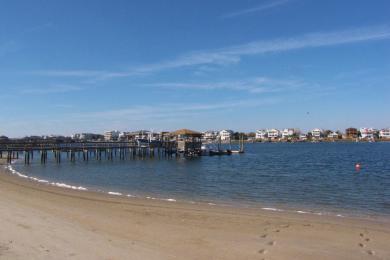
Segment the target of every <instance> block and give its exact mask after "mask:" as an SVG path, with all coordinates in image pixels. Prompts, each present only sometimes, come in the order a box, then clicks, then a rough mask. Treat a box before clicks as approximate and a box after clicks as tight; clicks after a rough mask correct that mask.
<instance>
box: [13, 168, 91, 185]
mask: <svg viewBox="0 0 390 260" xmlns="http://www.w3.org/2000/svg"><path fill="white" fill-rule="evenodd" d="M5 168H6V169H8V170H9V171H10V172H11V173H12V174H14V175H16V176H18V177H21V178H24V179H29V180H32V181H35V182H39V183H45V184H48V185H52V186H56V187H60V188H66V189H72V190H80V191H87V190H88V189H87V188H85V187H82V186H72V185H68V184H66V183H60V182H49V181H48V180H45V179H39V178H36V177H34V176H27V175H25V174H22V173H20V172H18V171H16V170H15V169H14V168H13V167H12V165H8V166H7V167H5Z"/></svg>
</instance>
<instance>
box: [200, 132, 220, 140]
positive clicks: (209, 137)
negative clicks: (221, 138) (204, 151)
mask: <svg viewBox="0 0 390 260" xmlns="http://www.w3.org/2000/svg"><path fill="white" fill-rule="evenodd" d="M217 137H218V132H217V131H213V130H209V131H206V132H203V133H202V139H203V140H204V141H205V142H213V141H215V140H216V139H217Z"/></svg>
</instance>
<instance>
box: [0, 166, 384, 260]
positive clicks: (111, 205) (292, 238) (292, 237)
mask: <svg viewBox="0 0 390 260" xmlns="http://www.w3.org/2000/svg"><path fill="white" fill-rule="evenodd" d="M0 171H1V172H0V212H1V214H0V223H1V225H0V259H390V248H389V243H390V224H389V223H390V222H387V221H374V220H362V219H353V218H338V217H330V216H315V215H309V214H297V213H294V214H293V213H286V212H271V211H266V210H260V209H238V208H232V207H220V206H212V205H203V204H189V203H180V202H168V201H166V202H165V201H153V200H147V199H137V198H123V197H118V196H110V195H106V194H99V193H93V192H86V191H74V190H69V189H64V188H58V187H52V186H49V185H45V184H39V183H35V182H32V181H28V180H23V179H22V178H18V177H15V176H11V175H9V174H7V173H5V170H4V165H1V170H0Z"/></svg>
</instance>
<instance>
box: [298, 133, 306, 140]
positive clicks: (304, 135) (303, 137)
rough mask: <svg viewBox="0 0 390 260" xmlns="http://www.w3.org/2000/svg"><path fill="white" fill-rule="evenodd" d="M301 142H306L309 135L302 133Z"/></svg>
mask: <svg viewBox="0 0 390 260" xmlns="http://www.w3.org/2000/svg"><path fill="white" fill-rule="evenodd" d="M299 140H301V141H306V140H307V135H306V134H303V133H301V134H300V135H299Z"/></svg>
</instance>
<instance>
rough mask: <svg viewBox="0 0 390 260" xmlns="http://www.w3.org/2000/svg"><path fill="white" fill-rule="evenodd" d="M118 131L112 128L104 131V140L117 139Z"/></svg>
mask: <svg viewBox="0 0 390 260" xmlns="http://www.w3.org/2000/svg"><path fill="white" fill-rule="evenodd" d="M119 134H120V132H119V131H116V130H113V131H106V132H105V133H104V140H106V141H117V140H118V138H119Z"/></svg>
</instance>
